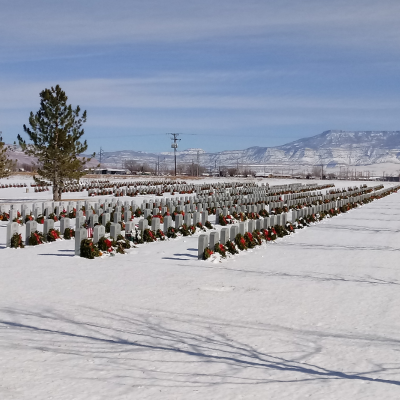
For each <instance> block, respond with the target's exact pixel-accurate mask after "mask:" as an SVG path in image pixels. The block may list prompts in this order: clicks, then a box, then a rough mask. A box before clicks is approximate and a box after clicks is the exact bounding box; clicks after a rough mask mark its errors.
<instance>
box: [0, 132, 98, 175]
mask: <svg viewBox="0 0 400 400" xmlns="http://www.w3.org/2000/svg"><path fill="white" fill-rule="evenodd" d="M0 133H1V132H0ZM103 155H104V151H103V149H102V148H101V147H100V151H99V158H100V160H99V161H100V167H101V160H102V159H103Z"/></svg>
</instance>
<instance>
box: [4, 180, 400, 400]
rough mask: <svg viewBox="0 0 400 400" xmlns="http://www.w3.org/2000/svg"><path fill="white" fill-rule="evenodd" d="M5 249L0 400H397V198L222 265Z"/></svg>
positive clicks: (170, 254)
mask: <svg viewBox="0 0 400 400" xmlns="http://www.w3.org/2000/svg"><path fill="white" fill-rule="evenodd" d="M335 184H336V185H337V182H335ZM342 185H343V186H348V182H345V183H344V184H342ZM337 186H338V185H337ZM7 190H9V191H13V190H14V189H7ZM17 190H19V191H18V193H20V192H22V189H15V191H16V192H15V193H17ZM9 193H10V192H9ZM28 195H30V196H33V195H34V194H33V193H31V194H26V196H28ZM0 196H2V192H0ZM47 196H48V194H47ZM14 197H16V196H14ZM71 198H76V194H74V193H71ZM5 233H6V223H0V399H2V400H8V399H18V400H28V399H29V400H34V399H37V400H43V399H50V398H53V399H58V400H72V399H73V400H88V399H96V400H97V399H107V400H110V399H113V400H122V399H135V400H136V399H185V400H187V399H229V400H233V399H279V400H281V399H290V400H292V399H299V400H300V399H301V400H303V399H306V398H311V399H318V400H321V399H324V400H327V399H341V400H358V399H360V400H361V399H362V400H365V399H373V400H378V399H379V400H380V399H382V400H391V399H393V400H394V399H396V400H398V399H399V398H400V257H399V255H400V193H398V194H392V195H390V196H387V197H385V198H383V199H381V200H377V201H374V202H372V203H370V204H368V205H365V206H363V207H360V208H358V209H355V210H352V211H350V212H348V213H346V214H342V215H340V216H338V217H335V218H332V219H329V220H324V221H323V222H321V223H318V224H316V225H313V226H311V227H309V228H306V229H303V230H299V231H297V232H296V233H295V234H294V235H291V236H289V237H285V238H283V239H279V240H278V241H277V242H276V243H269V244H263V245H262V246H261V247H259V248H256V249H254V250H250V251H248V252H243V253H241V254H239V255H238V256H235V257H233V258H230V259H228V260H223V261H222V262H210V261H198V260H197V240H198V238H197V236H196V237H186V238H179V239H176V240H170V241H167V242H159V243H151V244H144V245H140V246H139V247H138V248H135V249H132V250H130V253H129V254H126V255H117V256H115V257H110V258H105V259H95V260H87V259H82V258H80V257H75V256H74V250H73V248H74V241H66V240H63V241H57V242H55V243H51V244H44V245H40V246H36V247H29V248H28V247H27V248H25V249H18V250H15V249H5Z"/></svg>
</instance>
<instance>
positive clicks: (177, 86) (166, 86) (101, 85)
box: [0, 75, 400, 112]
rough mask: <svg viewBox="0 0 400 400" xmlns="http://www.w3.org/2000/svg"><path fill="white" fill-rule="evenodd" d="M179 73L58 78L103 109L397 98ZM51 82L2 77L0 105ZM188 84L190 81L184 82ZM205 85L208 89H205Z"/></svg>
mask: <svg viewBox="0 0 400 400" xmlns="http://www.w3.org/2000/svg"><path fill="white" fill-rule="evenodd" d="M203 78H204V77H201V76H200V77H198V76H196V75H194V76H192V77H191V78H190V77H189V75H186V76H185V77H183V78H182V79H179V78H178V77H177V76H176V75H173V76H171V77H168V76H161V77H151V78H145V79H137V78H134V79H82V80H71V81H64V82H58V83H59V84H60V86H61V87H62V88H63V89H64V90H65V91H66V93H67V95H68V96H69V101H70V102H71V103H72V104H79V105H81V107H83V108H90V107H95V108H105V109H110V108H111V109H124V108H131V109H148V110H151V109H181V110H185V109H213V110H264V111H268V110H270V111H274V112H276V110H279V109H281V110H286V111H292V110H307V109H313V110H345V111H349V110H353V111H354V110H396V109H398V108H400V99H399V98H388V97H383V98H378V97H360V98H357V97H349V96H348V95H346V96H345V97H343V98H340V97H331V96H329V95H326V96H317V95H306V96H302V95H301V94H298V93H293V94H288V95H285V96H282V95H280V96H273V95H248V94H242V93H240V92H238V93H236V94H224V87H219V90H218V91H217V92H215V86H216V85H218V79H213V78H210V76H208V77H207V78H205V79H203ZM52 84H54V83H49V82H1V81H0V92H1V93H2V96H0V107H1V108H2V109H14V108H25V107H30V108H33V109H34V108H35V107H36V106H38V104H39V92H40V91H41V90H43V89H44V88H45V87H50V86H51V85H52ZM188 85H189V87H188ZM207 88H208V91H207Z"/></svg>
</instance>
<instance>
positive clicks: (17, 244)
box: [10, 228, 75, 249]
mask: <svg viewBox="0 0 400 400" xmlns="http://www.w3.org/2000/svg"><path fill="white" fill-rule="evenodd" d="M74 236H75V231H74V230H73V229H72V228H66V229H65V231H64V234H63V235H62V237H61V233H60V231H59V230H57V229H49V231H48V232H47V234H45V235H44V234H43V233H42V232H39V231H35V232H32V233H31V235H30V236H29V238H28V245H29V246H37V245H39V244H43V243H48V242H55V241H56V240H57V239H61V238H62V239H66V240H70V239H72V238H73V237H74ZM10 247H11V248H14V249H18V248H19V249H23V248H24V247H25V245H24V242H23V240H22V236H21V234H20V233H14V235H13V236H11V244H10Z"/></svg>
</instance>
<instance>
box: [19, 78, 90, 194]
mask: <svg viewBox="0 0 400 400" xmlns="http://www.w3.org/2000/svg"><path fill="white" fill-rule="evenodd" d="M67 100H68V97H67V96H66V95H65V92H64V91H63V90H62V89H61V88H60V86H59V85H57V86H56V87H55V88H53V87H52V88H51V89H45V90H43V91H42V92H41V93H40V109H39V111H38V112H37V113H36V114H35V115H34V114H33V112H31V113H30V117H29V125H30V128H28V127H27V126H26V125H24V131H25V133H27V134H28V136H29V139H30V140H31V141H32V143H31V144H26V142H25V141H24V140H23V139H22V137H21V136H20V135H18V141H19V144H20V146H21V147H22V150H23V151H24V152H25V154H27V155H30V156H33V157H36V158H37V160H38V165H39V168H38V170H37V173H38V175H39V178H38V177H34V179H35V181H36V182H37V183H39V182H43V179H45V180H48V181H50V182H51V183H52V185H53V200H54V201H59V200H61V193H62V190H63V188H64V187H65V185H66V184H67V183H69V182H71V181H79V179H80V178H81V177H82V176H83V175H85V172H84V171H83V169H84V167H85V165H86V163H87V162H88V161H90V160H91V158H84V157H79V155H80V154H82V153H83V152H85V151H86V150H87V147H88V145H87V142H86V140H85V141H84V142H83V143H82V142H80V141H79V139H80V138H81V137H82V135H83V134H84V130H83V129H82V125H83V123H84V122H86V111H84V112H83V113H82V115H80V111H81V110H80V107H79V106H77V107H76V109H73V108H72V106H71V105H67ZM94 156H95V154H94V153H93V155H92V157H94Z"/></svg>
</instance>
